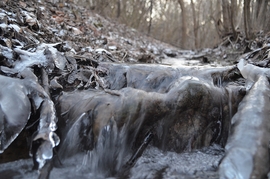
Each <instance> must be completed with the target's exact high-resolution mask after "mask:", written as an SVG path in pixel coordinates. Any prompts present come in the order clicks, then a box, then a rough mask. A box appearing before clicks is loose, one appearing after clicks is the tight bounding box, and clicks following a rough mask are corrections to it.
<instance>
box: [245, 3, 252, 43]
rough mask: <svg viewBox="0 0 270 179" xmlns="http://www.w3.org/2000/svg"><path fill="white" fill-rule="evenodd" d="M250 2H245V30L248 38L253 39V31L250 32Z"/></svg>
mask: <svg viewBox="0 0 270 179" xmlns="http://www.w3.org/2000/svg"><path fill="white" fill-rule="evenodd" d="M250 21H251V18H250V0H245V1H244V28H245V34H246V38H247V39H249V38H251V31H250Z"/></svg>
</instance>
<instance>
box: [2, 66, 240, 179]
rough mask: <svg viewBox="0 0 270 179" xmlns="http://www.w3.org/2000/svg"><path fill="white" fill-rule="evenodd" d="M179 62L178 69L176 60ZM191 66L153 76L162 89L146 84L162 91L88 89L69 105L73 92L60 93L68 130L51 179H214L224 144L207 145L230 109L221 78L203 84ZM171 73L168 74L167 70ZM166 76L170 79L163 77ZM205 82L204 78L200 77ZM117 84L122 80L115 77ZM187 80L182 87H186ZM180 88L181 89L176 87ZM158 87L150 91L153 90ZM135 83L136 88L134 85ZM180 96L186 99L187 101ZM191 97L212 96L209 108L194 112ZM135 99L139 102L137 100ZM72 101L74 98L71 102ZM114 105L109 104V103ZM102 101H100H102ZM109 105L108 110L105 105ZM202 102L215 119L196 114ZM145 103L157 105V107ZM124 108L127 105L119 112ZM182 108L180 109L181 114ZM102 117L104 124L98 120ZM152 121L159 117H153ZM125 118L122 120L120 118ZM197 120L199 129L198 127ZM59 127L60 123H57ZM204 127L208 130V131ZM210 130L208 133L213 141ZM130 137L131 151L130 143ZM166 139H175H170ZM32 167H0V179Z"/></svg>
mask: <svg viewBox="0 0 270 179" xmlns="http://www.w3.org/2000/svg"><path fill="white" fill-rule="evenodd" d="M168 62H169V61H168ZM173 63H174V62H173ZM173 65H174V66H175V65H176V64H173ZM180 65H181V66H182V64H180ZM182 67H183V66H182ZM136 68H140V67H136ZM184 68H185V67H184ZM190 69H191V68H190ZM190 69H185V70H186V71H184V70H183V71H179V72H180V73H183V74H185V75H183V77H180V78H179V79H177V80H176V81H166V80H163V81H162V80H159V81H162V82H164V83H168V84H169V85H167V89H165V88H163V87H162V84H160V85H158V84H156V83H153V86H155V87H156V86H158V87H159V88H160V89H162V90H163V91H167V93H164V92H160V93H157V92H155V91H154V92H146V91H147V89H148V87H147V86H144V87H145V88H146V90H145V91H143V90H137V89H136V90H135V89H133V88H132V89H131V88H126V89H123V90H119V93H120V94H121V95H119V94H118V93H117V92H112V91H108V92H103V91H101V92H96V93H94V92H92V93H89V91H88V93H87V92H81V93H76V94H75V98H70V99H73V100H70V102H71V103H70V104H69V103H66V102H65V101H64V100H67V102H68V100H69V97H70V96H71V97H72V95H74V93H70V94H68V93H67V96H66V97H65V96H64V95H63V96H64V97H63V99H64V100H63V101H64V102H62V103H63V104H64V105H67V106H69V105H70V106H72V107H70V108H67V109H64V110H63V111H62V113H65V115H66V116H67V119H68V120H67V121H68V122H67V124H68V125H70V127H69V128H68V130H67V131H66V132H65V133H64V136H65V137H62V138H61V140H62V141H61V147H62V148H61V147H60V150H59V151H58V154H57V157H56V158H55V160H56V161H57V162H56V163H58V164H56V165H55V167H54V168H53V169H52V171H51V174H50V178H65V179H69V178H70V179H73V178H80V179H88V178H97V179H104V178H119V179H122V178H131V179H141V178H145V179H153V178H164V179H173V178H190V179H191V178H201V179H204V178H205V179H206V178H210V179H211V178H213V179H214V178H219V175H218V172H217V169H218V165H219V162H220V161H221V159H222V158H223V157H224V153H225V152H224V148H223V147H221V146H220V145H218V144H212V145H211V146H209V144H210V143H213V142H210V141H214V140H216V141H222V139H221V138H222V135H224V132H223V131H222V127H224V126H223V125H224V122H223V120H224V119H231V117H232V115H233V112H232V108H233V107H235V105H234V104H233V103H232V98H233V92H232V91H231V90H227V89H225V88H223V79H222V78H221V77H218V78H217V79H216V84H215V85H214V84H212V81H211V82H209V83H208V82H207V80H209V79H206V80H205V79H203V78H202V79H199V78H197V77H196V76H189V75H187V74H189V73H191V74H195V75H197V76H198V74H196V71H198V70H195V72H193V70H190ZM170 70H171V73H173V74H174V71H173V70H172V69H170ZM119 71H120V70H119ZM135 71H136V70H135ZM157 71H158V70H157ZM202 71H203V70H202ZM216 71H218V70H216ZM176 72H177V71H176ZM177 73H178V72H177ZM177 73H175V74H177ZM133 75H134V74H133ZM205 76H206V75H205ZM157 77H158V75H156V76H155V73H154V72H153V73H151V74H150V75H148V77H147V78H146V81H147V80H148V82H149V84H151V80H153V81H154V80H155V78H157ZM177 77H179V76H177ZM164 78H165V77H164ZM206 78H208V77H206ZM168 79H169V80H170V78H168ZM131 80H132V79H131ZM201 80H202V81H201ZM204 80H205V81H206V82H203V81H204ZM117 81H121V80H119V79H118V80H117ZM186 81H187V82H186ZM127 83H128V82H127ZM186 83H187V84H188V85H189V86H186ZM138 85H140V83H138ZM181 85H183V87H181ZM179 86H180V88H178V87H179ZM150 87H151V86H150ZM150 87H149V88H150ZM158 87H157V89H153V90H157V91H160V90H159V89H158ZM134 88H136V85H134ZM140 88H143V87H140ZM179 89H180V92H181V93H180V92H179ZM181 90H182V91H181ZM168 91H169V92H168ZM210 93H212V94H211V95H213V96H211V95H210V97H208V96H207V95H209V94H210ZM126 94H132V96H130V95H129V96H125V95H126ZM185 94H186V95H188V97H191V98H190V99H189V98H188V97H186V96H185ZM222 94H227V97H223V96H222ZM69 95H70V96H69ZM177 95H178V96H177ZM133 98H134V99H133ZM193 98H202V100H201V102H202V103H205V102H208V100H210V99H211V98H213V101H214V102H212V101H210V102H209V105H207V103H205V104H204V105H205V106H200V105H201V104H200V105H199V106H198V107H199V109H196V108H194V109H193V107H194V105H195V106H196V105H198V104H196V103H198V102H200V101H198V102H196V100H197V99H195V100H194V101H195V102H193V101H192V100H193ZM88 99H89V100H88ZM135 99H136V100H137V99H140V100H141V101H139V102H137V101H136V100H135ZM186 99H188V100H190V101H187V100H186ZM76 101H79V102H78V103H76ZM115 101H116V102H115ZM119 101H120V102H119ZM123 101H124V102H123ZM130 101H132V103H130ZM149 101H150V102H149ZM173 101H175V103H173ZM114 102H115V104H116V106H113V105H114ZM169 102H172V103H173V105H172V104H169ZM148 103H149V104H150V105H149V104H148ZM163 103H164V104H166V105H168V104H169V105H170V106H171V107H172V108H170V109H169V110H168V111H166V110H165V109H163V108H165V107H166V105H164V104H163ZM182 103H183V104H182ZM193 103H194V104H193ZM213 103H215V104H213ZM74 104H76V105H74ZM103 104H106V106H104V105H103ZM64 105H63V106H64ZM129 105H131V106H129ZM60 106H61V100H60ZM111 106H113V107H112V108H110V107H111ZM152 106H153V107H152ZM224 106H225V107H224ZM226 106H228V107H226ZM208 107H209V108H210V114H211V115H210V116H212V117H211V118H213V119H215V120H213V119H210V118H208V117H207V115H206V114H203V115H202V116H204V117H201V113H200V112H204V111H206V110H208ZM211 107H212V108H211ZM152 108H157V109H159V108H160V109H161V110H157V109H152ZM168 108H169V107H168ZM188 108H190V109H188ZM200 108H202V109H200ZM204 108H207V109H204ZM96 109H97V110H96ZM98 109H99V110H98ZM125 110H127V112H126V113H125ZM182 110H184V111H187V112H184V113H183V112H182ZM100 111H102V112H100ZM123 111H124V112H123ZM152 111H153V112H152ZM224 111H225V112H224ZM117 112H118V113H119V114H118V113H117ZM121 112H122V113H123V114H122V113H121ZM168 112H169V113H168ZM225 113H228V114H225ZM112 114H113V115H112ZM65 115H64V116H65ZM93 116H95V117H93ZM104 116H105V117H104ZM149 117H150V118H149ZM185 117H186V118H188V119H189V120H187V123H185V120H183V119H181V118H185ZM107 118H108V120H107V122H106V120H105V119H107ZM122 118H123V119H122ZM148 118H149V119H150V124H148V123H149V122H145V121H146V120H149V119H148ZM152 118H154V119H157V121H158V122H156V121H155V120H152ZM159 118H161V119H162V120H159ZM96 119H100V120H101V123H104V124H102V125H100V126H98V127H99V131H98V135H96V136H92V133H95V128H94V127H93V125H94V120H96ZM126 119H128V120H127V121H126ZM121 120H124V121H125V122H124V125H122V126H119V121H121ZM151 120H152V122H151ZM181 120H182V121H183V122H184V123H183V125H186V127H185V126H181V125H182V124H181V123H180V122H179V124H178V123H177V122H175V121H181ZM205 120H209V124H204V123H201V122H200V121H205ZM211 120H213V122H211ZM104 121H105V122H104ZM116 121H118V125H116ZM134 121H135V122H134ZM120 123H123V122H120ZM215 123H216V124H215ZM153 124H155V125H153ZM68 125H67V126H68ZM145 125H146V126H147V125H148V126H149V125H153V126H154V127H151V128H149V127H148V128H147V127H146V129H144V126H145ZM203 125H205V126H204V127H203V129H201V128H202V127H201V126H203ZM171 126H174V127H173V128H177V129H175V130H178V131H176V133H172V132H171V131H172V127H171ZM209 126H210V127H209ZM211 126H215V130H213V131H212V127H211ZM59 127H60V128H61V126H59ZM181 130H184V131H181ZM63 131H65V130H63ZM177 132H178V133H177ZM209 132H210V133H211V132H212V133H211V134H209ZM222 132H223V133H222ZM182 134H184V135H186V136H184V139H181V140H178V139H176V138H174V135H180V136H181V135H182ZM213 135H214V136H215V137H214V138H212V137H213ZM226 135H227V134H226ZM142 136H144V137H142ZM172 136H173V137H172ZM209 136H210V137H211V138H209ZM181 137H182V136H181ZM181 137H180V138H181ZM83 138H87V140H86V141H87V142H86V143H87V144H89V143H95V147H94V148H91V147H90V148H91V149H90V148H89V146H86V144H85V143H84V144H82V141H83V140H84V139H83ZM225 138H226V137H225ZM138 139H140V140H138ZM137 140H138V141H139V143H138V141H137ZM200 140H201V141H200ZM223 140H226V139H223ZM136 142H137V144H136V146H135V148H134V146H133V145H130V144H132V143H136ZM172 142H173V143H174V144H171V143H172ZM182 142H186V144H185V145H184V144H182ZM175 143H176V144H175ZM217 143H219V142H217ZM220 143H222V142H220ZM89 145H90V144H89ZM170 145H171V146H170ZM63 146H64V147H63ZM178 146H180V148H181V147H182V149H179V151H180V152H178V153H176V152H173V150H174V149H176V148H177V147H178ZM204 146H208V147H204ZM87 147H88V148H87ZM82 148H83V150H82ZM196 148H198V149H196ZM59 160H60V162H59ZM32 167H33V164H32V160H30V159H26V160H19V161H15V162H10V163H5V164H1V165H0V176H1V177H2V176H3V177H4V178H25V179H26V178H27V179H31V178H37V176H38V173H37V171H35V170H32Z"/></svg>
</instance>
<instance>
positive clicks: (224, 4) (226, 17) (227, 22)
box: [222, 0, 230, 35]
mask: <svg viewBox="0 0 270 179" xmlns="http://www.w3.org/2000/svg"><path fill="white" fill-rule="evenodd" d="M229 9H230V8H229V2H228V0H222V15H223V26H224V31H225V32H224V34H223V35H227V34H228V33H229V32H230V15H229Z"/></svg>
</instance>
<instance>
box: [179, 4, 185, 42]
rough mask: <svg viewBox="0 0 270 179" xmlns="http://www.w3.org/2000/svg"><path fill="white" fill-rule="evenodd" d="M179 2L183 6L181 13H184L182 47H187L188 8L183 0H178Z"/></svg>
mask: <svg viewBox="0 0 270 179" xmlns="http://www.w3.org/2000/svg"><path fill="white" fill-rule="evenodd" d="M178 3H179V5H180V8H181V14H182V33H181V34H182V35H181V37H182V38H181V39H182V47H185V45H186V36H187V24H186V20H187V19H186V8H185V4H184V1H183V0H178Z"/></svg>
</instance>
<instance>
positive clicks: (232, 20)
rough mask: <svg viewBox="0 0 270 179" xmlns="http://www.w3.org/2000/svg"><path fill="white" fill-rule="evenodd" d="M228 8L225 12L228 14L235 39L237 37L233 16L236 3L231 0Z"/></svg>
mask: <svg viewBox="0 0 270 179" xmlns="http://www.w3.org/2000/svg"><path fill="white" fill-rule="evenodd" d="M229 7H230V9H229V8H228V10H227V12H228V14H229V16H230V23H231V29H232V33H233V39H234V40H235V39H236V38H237V33H236V30H235V27H234V17H235V14H236V11H235V7H237V3H236V1H235V0H231V6H229Z"/></svg>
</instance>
